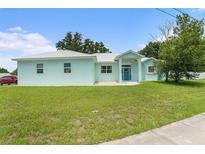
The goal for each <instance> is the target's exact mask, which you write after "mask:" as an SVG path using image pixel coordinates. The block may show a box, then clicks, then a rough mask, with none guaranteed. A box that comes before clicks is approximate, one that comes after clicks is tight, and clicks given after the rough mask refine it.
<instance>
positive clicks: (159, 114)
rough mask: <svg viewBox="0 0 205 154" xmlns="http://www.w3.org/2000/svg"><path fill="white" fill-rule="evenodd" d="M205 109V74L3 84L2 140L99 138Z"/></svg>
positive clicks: (77, 141) (88, 141) (69, 141)
mask: <svg viewBox="0 0 205 154" xmlns="http://www.w3.org/2000/svg"><path fill="white" fill-rule="evenodd" d="M200 112H205V80H198V81H186V82H183V83H181V84H180V85H174V84H167V83H164V82H144V83H142V84H140V85H137V86H114V87H16V86H2V87H0V144H97V143H100V142H105V141H110V140H113V139H119V138H122V137H125V136H128V135H132V134H135V133H139V132H142V131H146V130H149V129H152V128H156V127H160V126H162V125H165V124H168V123H171V122H174V121H177V120H180V119H183V118H186V117H190V116H192V115H195V114H198V113H200Z"/></svg>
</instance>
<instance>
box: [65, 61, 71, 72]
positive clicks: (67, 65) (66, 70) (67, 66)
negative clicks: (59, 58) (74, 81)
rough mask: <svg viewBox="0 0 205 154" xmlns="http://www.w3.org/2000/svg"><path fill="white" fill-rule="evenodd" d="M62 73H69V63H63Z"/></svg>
mask: <svg viewBox="0 0 205 154" xmlns="http://www.w3.org/2000/svg"><path fill="white" fill-rule="evenodd" d="M64 73H71V63H64Z"/></svg>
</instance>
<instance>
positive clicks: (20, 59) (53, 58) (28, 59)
mask: <svg viewBox="0 0 205 154" xmlns="http://www.w3.org/2000/svg"><path fill="white" fill-rule="evenodd" d="M90 58H96V56H85V57H83V56H80V57H42V58H16V59H12V60H13V61H30V60H58V59H90Z"/></svg>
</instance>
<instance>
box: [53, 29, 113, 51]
mask: <svg viewBox="0 0 205 154" xmlns="http://www.w3.org/2000/svg"><path fill="white" fill-rule="evenodd" d="M56 48H57V49H58V50H73V51H77V52H82V53H88V54H92V53H107V52H110V50H109V49H108V48H106V47H105V45H104V44H103V42H94V41H92V40H91V39H85V40H83V38H82V34H80V33H78V32H76V33H75V34H74V35H73V34H72V33H71V32H68V33H67V34H66V36H65V38H64V39H62V40H60V41H58V42H57V43H56Z"/></svg>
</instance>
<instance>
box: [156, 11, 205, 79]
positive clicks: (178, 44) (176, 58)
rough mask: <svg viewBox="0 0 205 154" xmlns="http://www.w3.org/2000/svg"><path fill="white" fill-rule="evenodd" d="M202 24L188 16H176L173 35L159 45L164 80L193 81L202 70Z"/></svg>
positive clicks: (201, 21) (203, 48) (203, 45)
mask: <svg viewBox="0 0 205 154" xmlns="http://www.w3.org/2000/svg"><path fill="white" fill-rule="evenodd" d="M203 26H204V22H203V20H200V21H198V20H193V19H191V18H190V17H189V16H188V15H186V14H183V15H178V16H177V21H176V26H175V27H174V29H173V31H174V35H173V36H171V37H169V38H168V39H166V40H165V41H163V42H162V43H161V45H160V54H159V57H160V59H163V61H162V62H160V64H159V65H158V66H160V68H161V70H162V72H163V73H165V75H166V79H167V80H168V79H173V80H174V81H175V82H178V81H179V80H181V79H182V78H187V79H193V78H196V77H197V72H199V71H201V70H203V67H204V66H203V64H204V60H205V59H204V55H205V44H204V38H203V33H204V28H203Z"/></svg>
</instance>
